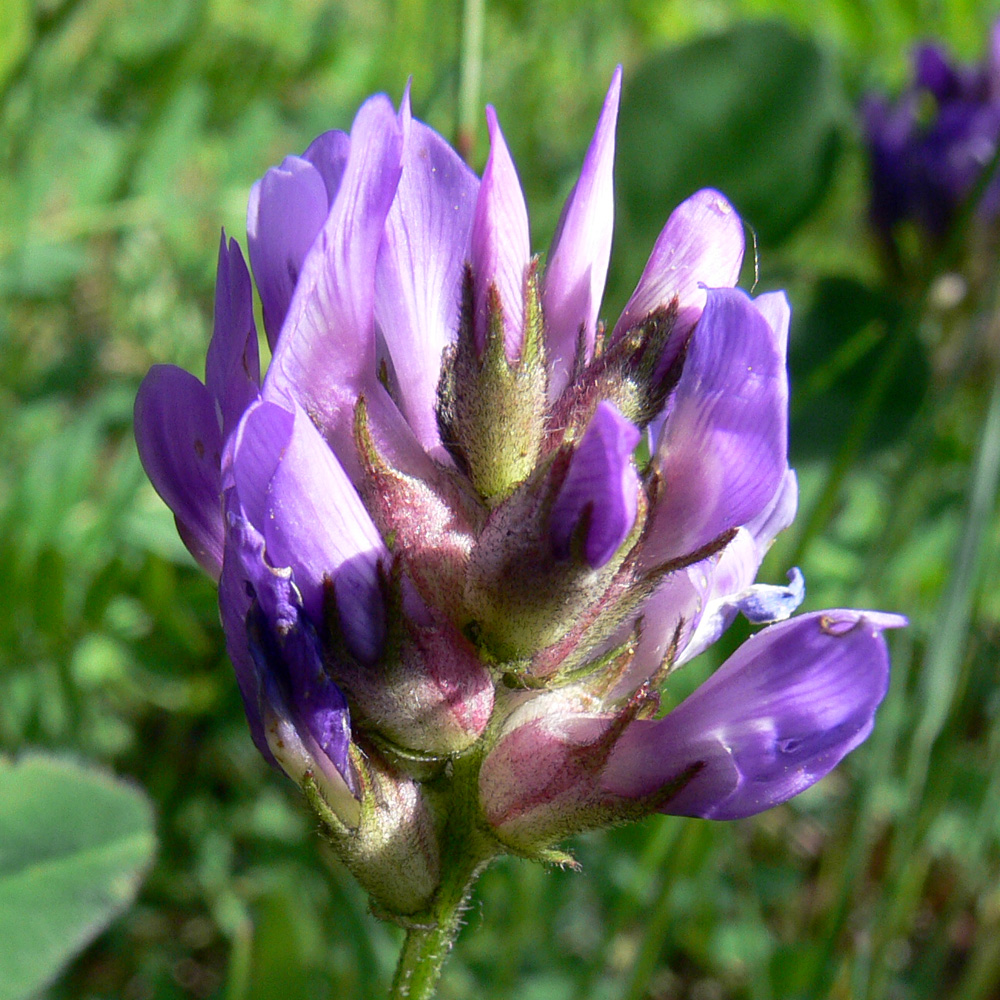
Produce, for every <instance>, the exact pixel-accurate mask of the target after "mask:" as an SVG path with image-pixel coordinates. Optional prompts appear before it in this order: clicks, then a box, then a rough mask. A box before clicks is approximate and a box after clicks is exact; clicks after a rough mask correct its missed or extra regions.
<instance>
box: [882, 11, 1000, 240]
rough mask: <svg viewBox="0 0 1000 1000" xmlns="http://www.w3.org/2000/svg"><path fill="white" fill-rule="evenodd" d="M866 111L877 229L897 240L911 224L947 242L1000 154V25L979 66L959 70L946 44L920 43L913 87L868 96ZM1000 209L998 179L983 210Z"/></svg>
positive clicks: (990, 214)
mask: <svg viewBox="0 0 1000 1000" xmlns="http://www.w3.org/2000/svg"><path fill="white" fill-rule="evenodd" d="M928 105H930V109H929V108H928ZM862 111H863V116H864V125H865V131H866V134H867V141H868V150H869V157H870V165H871V185H872V193H871V214H872V219H873V221H874V223H875V225H876V226H877V227H878V228H879V230H880V231H882V232H883V233H884V234H886V235H891V233H892V231H893V230H894V229H895V227H896V226H897V225H898V224H899V223H901V222H903V221H905V220H909V221H911V222H914V223H916V224H917V225H918V226H920V227H922V228H923V229H924V230H926V231H927V232H928V233H929V234H930V235H931V236H932V237H934V238H938V239H940V238H942V237H943V236H945V235H946V234H947V232H948V230H949V228H950V227H951V225H952V223H953V222H954V221H955V218H956V215H957V214H958V212H959V210H960V209H961V208H962V206H963V204H964V203H965V202H966V200H967V199H968V198H969V197H970V196H971V195H972V194H973V191H974V190H975V188H976V185H977V183H979V181H980V178H981V177H982V175H983V171H984V170H985V169H986V168H987V167H989V166H990V165H991V164H992V163H993V161H994V159H995V157H996V153H997V144H998V142H1000V22H998V23H997V24H996V25H994V28H993V31H992V35H991V44H990V50H989V52H988V53H987V56H986V58H985V59H984V61H983V63H982V64H980V65H979V66H975V67H966V66H959V65H956V64H954V63H953V62H952V61H951V60H950V59H949V58H948V56H947V54H946V53H945V52H944V51H943V50H942V49H941V48H940V47H938V46H936V45H932V44H925V45H922V46H920V47H919V48H917V50H916V51H915V52H914V55H913V82H912V83H911V84H910V86H909V87H908V88H907V90H905V91H904V93H903V94H902V95H901V96H900V97H899V99H898V100H897V101H896V102H894V103H892V102H889V101H888V100H886V99H885V98H884V97H882V96H879V95H870V96H869V97H868V98H867V99H866V101H865V103H864V106H863V109H862ZM998 211H1000V180H996V179H994V180H992V181H991V182H990V183H989V185H988V187H987V189H986V191H985V192H984V193H983V195H982V198H981V200H980V202H979V212H980V214H981V215H982V216H983V217H984V218H986V219H988V220H991V219H993V218H995V217H996V215H997V212H998Z"/></svg>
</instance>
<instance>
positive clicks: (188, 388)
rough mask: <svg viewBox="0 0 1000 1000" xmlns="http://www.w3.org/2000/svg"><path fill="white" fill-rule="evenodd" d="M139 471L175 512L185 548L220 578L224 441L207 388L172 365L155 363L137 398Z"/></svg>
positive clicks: (136, 438)
mask: <svg viewBox="0 0 1000 1000" xmlns="http://www.w3.org/2000/svg"><path fill="white" fill-rule="evenodd" d="M134 426H135V443H136V446H137V447H138V450H139V458H140V460H141V461H142V467H143V468H144V469H145V470H146V475H147V476H149V478H150V481H151V482H152V484H153V487H154V488H155V489H156V492H157V493H159V494H160V496H161V497H162V498H163V500H164V502H165V503H166V505H167V506H168V507H169V508H170V509H171V510H172V511H173V513H174V518H175V519H176V521H177V527H178V529H179V530H180V533H181V537H182V538H183V540H184V544H185V545H187V547H188V550H189V551H190V552H191V555H193V556H194V558H195V559H196V560H197V561H198V562H199V563H200V564H201V566H202V567H203V568H204V569H205V570H206V572H208V573H210V574H211V575H212V576H213V577H215V578H216V579H218V576H219V573H220V572H221V569H222V539H223V525H222V507H221V499H220V494H221V489H222V486H221V478H220V473H219V464H220V453H221V451H222V439H221V435H220V433H219V421H218V418H217V416H216V412H215V406H214V405H213V403H212V397H211V395H210V394H209V391H208V389H206V388H205V386H203V385H202V384H201V382H199V381H198V379H196V378H195V377H194V375H191V374H190V373H189V372H186V371H184V370H183V369H181V368H177V367H175V366H174V365H154V366H153V367H152V368H151V369H150V370H149V372H148V373H147V374H146V377H145V378H144V379H143V380H142V385H140V386H139V392H138V394H137V395H136V399H135V414H134Z"/></svg>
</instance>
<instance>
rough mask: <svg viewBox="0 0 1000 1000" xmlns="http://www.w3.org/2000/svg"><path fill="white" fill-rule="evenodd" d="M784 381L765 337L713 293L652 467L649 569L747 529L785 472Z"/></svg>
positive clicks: (725, 295) (758, 321)
mask: <svg viewBox="0 0 1000 1000" xmlns="http://www.w3.org/2000/svg"><path fill="white" fill-rule="evenodd" d="M787 421H788V384H787V376H786V373H785V367H784V363H783V360H782V358H781V356H780V353H779V351H778V349H777V345H776V343H775V337H774V333H773V331H772V330H771V328H770V326H769V325H768V324H767V321H766V320H765V319H764V317H763V316H762V315H761V313H760V312H758V311H757V309H755V308H754V304H753V302H752V301H751V300H750V299H749V298H748V297H747V296H746V295H745V294H744V293H743V292H741V291H738V290H735V289H713V290H711V291H710V292H709V294H708V301H707V304H706V306H705V312H704V314H703V316H702V318H701V321H700V322H699V324H698V328H697V330H696V331H695V333H694V337H693V339H692V342H691V346H690V348H689V350H688V355H687V359H686V361H685V364H684V372H683V375H682V376H681V380H680V383H679V384H678V386H677V390H676V392H675V394H674V397H673V403H672V409H671V412H670V416H669V418H668V419H667V421H666V423H665V425H664V427H663V431H662V434H661V437H660V441H659V444H658V446H657V451H656V455H655V456H654V461H655V462H656V465H657V468H658V471H659V473H660V475H661V476H662V479H663V487H662V491H661V496H660V497H659V498H658V499H657V501H656V503H655V506H654V508H653V510H652V511H651V513H650V517H651V519H652V522H653V523H652V529H651V537H650V540H649V542H648V544H647V548H646V550H645V551H644V553H643V560H644V562H645V563H646V564H647V565H655V564H657V563H661V562H664V561H667V560H669V559H673V558H678V557H680V556H682V555H683V554H685V553H688V552H694V551H696V550H697V549H699V548H700V547H702V546H704V545H706V544H707V543H708V542H710V541H711V540H712V539H714V538H717V537H718V536H720V535H721V534H723V533H724V532H726V531H728V530H730V529H732V528H737V527H739V526H740V525H743V524H746V523H747V521H749V520H751V519H752V518H754V517H755V516H757V515H758V514H759V513H760V512H761V511H762V510H764V509H765V508H766V507H767V506H768V504H769V502H770V501H771V500H772V498H773V497H774V496H775V494H776V492H777V489H778V486H779V484H780V483H781V480H782V477H783V476H784V473H785V470H786V469H787V468H788V462H787V458H786V454H787V447H788V445H787V438H788V427H787Z"/></svg>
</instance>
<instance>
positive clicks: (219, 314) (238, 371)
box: [205, 232, 260, 438]
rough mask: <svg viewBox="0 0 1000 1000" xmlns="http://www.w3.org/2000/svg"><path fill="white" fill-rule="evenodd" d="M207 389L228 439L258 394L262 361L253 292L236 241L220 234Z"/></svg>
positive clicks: (206, 362) (223, 434)
mask: <svg viewBox="0 0 1000 1000" xmlns="http://www.w3.org/2000/svg"><path fill="white" fill-rule="evenodd" d="M205 385H206V387H207V388H208V392H209V395H210V396H211V397H212V399H213V401H214V402H215V405H216V407H217V414H218V415H219V416H220V417H221V430H222V436H223V438H227V437H229V434H230V433H231V432H232V430H233V428H234V427H235V426H236V424H238V423H239V420H240V417H242V416H243V412H244V411H245V410H246V408H247V407H248V406H249V405H250V404H251V403H252V402H253V401H254V400H255V399H256V398H257V396H258V395H259V394H260V356H259V354H258V348H257V327H256V325H255V324H254V321H253V286H252V285H251V284H250V272H249V271H248V270H247V265H246V262H245V261H244V260H243V253H242V252H241V251H240V245H239V244H238V243H237V242H236V240H229V242H228V245H227V242H226V234H225V232H223V234H222V242H221V244H220V246H219V267H218V272H217V275H216V279H215V327H214V329H213V331H212V340H211V342H210V343H209V345H208V357H207V359H206V361H205Z"/></svg>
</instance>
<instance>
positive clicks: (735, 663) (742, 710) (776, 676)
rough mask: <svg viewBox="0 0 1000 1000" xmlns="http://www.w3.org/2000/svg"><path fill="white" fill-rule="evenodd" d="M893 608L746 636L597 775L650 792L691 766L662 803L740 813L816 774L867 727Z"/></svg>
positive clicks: (607, 782)
mask: <svg viewBox="0 0 1000 1000" xmlns="http://www.w3.org/2000/svg"><path fill="white" fill-rule="evenodd" d="M905 624H906V620H905V619H904V618H902V617H901V616H898V615H885V614H879V613H870V612H863V611H846V610H837V611H819V612H814V613H813V614H809V615H802V616H801V617H799V618H793V619H791V620H790V621H787V622H782V623H781V624H779V625H772V626H771V627H770V628H767V629H765V630H764V631H763V632H761V633H759V634H758V635H756V636H754V637H753V638H751V639H749V640H748V641H747V642H746V643H744V645H743V646H741V647H740V649H739V650H737V652H736V653H735V654H734V655H733V656H732V657H730V658H729V660H727V661H726V663H724V664H723V665H722V666H721V667H720V668H719V669H718V670H717V671H716V672H715V673H714V674H713V675H712V677H711V678H709V680H708V681H706V682H705V683H704V684H702V685H701V687H700V688H698V689H697V691H695V692H694V694H692V695H691V696H690V697H689V698H687V699H686V700H685V701H684V702H682V703H681V704H680V705H679V706H678V707H677V708H675V709H674V710H673V711H671V712H670V713H669V714H668V715H666V716H665V717H664V718H662V719H657V720H655V721H653V720H640V721H636V722H633V723H632V724H631V725H630V726H629V727H628V729H627V730H626V731H625V733H624V734H623V736H622V737H621V739H620V741H619V743H618V745H617V746H616V748H615V750H614V753H613V754H612V756H611V759H610V761H609V763H608V766H607V768H606V770H605V771H604V774H603V775H602V777H601V786H602V788H603V789H604V790H605V791H606V792H607V793H608V794H611V795H614V796H620V797H623V798H641V797H645V796H650V795H655V794H656V793H657V792H658V791H659V790H660V789H664V788H666V787H668V786H669V785H670V783H671V782H673V781H676V780H678V779H679V778H680V777H681V776H682V775H684V774H685V773H688V774H690V773H693V777H692V778H691V779H690V780H689V781H688V782H687V784H685V785H684V786H683V787H682V788H681V790H680V791H679V792H678V793H677V794H676V795H674V796H673V797H672V798H670V799H668V800H667V801H666V802H665V803H664V804H663V806H662V808H661V811H662V812H668V813H673V814H676V815H683V816H703V817H706V818H711V819H739V818H741V817H744V816H751V815H753V814H754V813H757V812H761V811H762V810H764V809H769V808H771V807H772V806H775V805H778V804H779V803H781V802H784V801H785V800H787V799H789V798H791V797H792V796H793V795H797V794H798V793H799V792H801V791H803V790H804V789H806V788H808V787H809V786H810V785H811V784H813V783H814V782H816V781H818V780H819V779H820V778H822V777H823V776H824V775H825V774H826V773H827V772H828V771H830V770H831V769H832V768H833V767H834V766H836V764H837V763H839V761H840V760H841V759H842V758H843V757H844V756H845V755H846V754H847V753H848V752H850V751H851V750H853V749H854V747H856V746H857V745H858V744H859V743H861V742H862V741H863V740H864V739H865V737H867V735H868V733H869V732H870V731H871V727H872V723H873V720H874V715H875V710H876V708H877V707H878V705H879V704H880V702H881V701H882V698H883V697H884V696H885V692H886V689H887V686H888V682H889V658H888V652H887V650H886V646H885V641H884V640H883V639H882V637H881V631H882V629H885V628H898V627H902V626H903V625H905Z"/></svg>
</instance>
